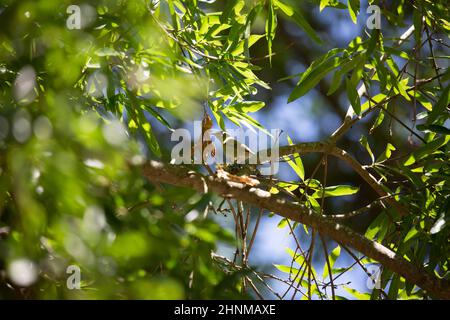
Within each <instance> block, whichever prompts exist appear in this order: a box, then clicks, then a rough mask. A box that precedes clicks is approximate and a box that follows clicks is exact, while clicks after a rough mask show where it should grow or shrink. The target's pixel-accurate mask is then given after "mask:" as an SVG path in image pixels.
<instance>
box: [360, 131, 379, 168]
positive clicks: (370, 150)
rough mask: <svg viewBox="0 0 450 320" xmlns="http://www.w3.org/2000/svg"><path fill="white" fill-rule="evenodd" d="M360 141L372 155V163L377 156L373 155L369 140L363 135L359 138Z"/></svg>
mask: <svg viewBox="0 0 450 320" xmlns="http://www.w3.org/2000/svg"><path fill="white" fill-rule="evenodd" d="M359 143H361V145H362V146H363V147H364V148H365V149H366V150H367V153H369V155H370V159H372V164H373V163H374V162H375V157H374V155H373V152H372V149H371V148H370V145H369V142H368V141H367V138H366V136H363V135H362V136H361V138H359Z"/></svg>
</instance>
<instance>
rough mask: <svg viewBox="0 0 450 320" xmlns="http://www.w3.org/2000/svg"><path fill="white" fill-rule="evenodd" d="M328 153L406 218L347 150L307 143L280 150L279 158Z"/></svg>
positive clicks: (331, 144) (402, 211)
mask: <svg viewBox="0 0 450 320" xmlns="http://www.w3.org/2000/svg"><path fill="white" fill-rule="evenodd" d="M263 152H264V153H263V154H266V153H265V152H266V151H263ZM316 152H317V153H326V154H330V155H332V156H334V157H337V158H339V159H341V160H343V161H345V162H346V163H347V164H348V165H350V166H351V167H352V168H353V170H355V172H356V173H358V175H359V176H360V177H361V178H363V179H364V180H365V181H366V182H367V183H368V184H369V186H370V187H371V188H372V189H373V190H374V191H375V192H376V193H377V194H378V195H379V196H380V197H383V198H385V199H386V200H385V201H386V202H387V203H388V204H389V205H391V206H393V207H394V208H395V209H396V210H397V212H398V213H399V214H400V216H406V215H407V214H408V213H407V211H406V209H405V208H403V207H402V206H401V205H400V204H399V203H398V202H397V201H396V200H395V199H393V198H392V197H390V192H389V191H386V190H385V189H384V188H385V187H383V186H382V185H381V184H380V183H379V182H378V181H377V179H375V177H374V176H372V175H371V174H370V173H369V172H368V171H367V170H365V169H364V167H363V166H362V165H361V164H360V163H359V162H358V161H357V160H356V159H355V158H353V157H352V156H351V155H350V154H348V153H347V152H346V151H345V150H342V149H340V148H338V147H336V146H335V145H334V144H333V143H327V142H306V143H298V144H294V145H291V146H283V147H280V149H279V156H280V157H283V156H287V155H292V154H295V153H299V154H305V153H316Z"/></svg>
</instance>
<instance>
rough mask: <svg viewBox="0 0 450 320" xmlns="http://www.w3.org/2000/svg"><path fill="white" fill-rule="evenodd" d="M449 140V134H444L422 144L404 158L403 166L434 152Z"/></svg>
mask: <svg viewBox="0 0 450 320" xmlns="http://www.w3.org/2000/svg"><path fill="white" fill-rule="evenodd" d="M449 140H450V135H446V136H444V137H440V138H438V139H436V140H433V141H431V142H429V143H427V144H426V145H424V146H422V147H421V148H419V149H417V150H416V151H414V152H413V153H412V154H411V155H410V156H409V157H408V159H407V160H406V162H405V163H404V165H405V166H410V165H412V164H414V163H415V162H417V161H418V160H420V159H423V158H425V157H426V156H428V155H430V154H432V153H434V152H435V151H436V150H437V149H439V148H440V147H442V146H444V145H446V144H447V143H448V141H449Z"/></svg>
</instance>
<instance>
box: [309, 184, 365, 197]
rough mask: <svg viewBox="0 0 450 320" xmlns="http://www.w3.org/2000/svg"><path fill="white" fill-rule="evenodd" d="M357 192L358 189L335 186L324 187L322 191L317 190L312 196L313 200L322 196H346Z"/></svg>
mask: <svg viewBox="0 0 450 320" xmlns="http://www.w3.org/2000/svg"><path fill="white" fill-rule="evenodd" d="M358 190H359V188H358V187H354V186H348V185H336V186H331V187H326V188H324V189H322V190H318V191H316V192H315V193H314V194H313V195H312V196H313V197H314V198H322V194H323V196H324V197H340V196H348V195H351V194H355V193H357V192H358Z"/></svg>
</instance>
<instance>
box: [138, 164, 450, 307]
mask: <svg viewBox="0 0 450 320" xmlns="http://www.w3.org/2000/svg"><path fill="white" fill-rule="evenodd" d="M143 173H144V175H145V177H147V178H148V179H149V180H151V181H157V182H163V183H168V184H172V185H175V186H179V187H187V188H191V189H195V190H197V191H198V192H205V191H206V192H214V193H216V194H218V195H220V196H222V197H226V198H234V199H237V200H239V201H244V202H246V203H247V204H250V205H253V206H255V207H258V208H260V209H266V210H268V211H270V212H276V213H277V214H279V215H280V216H282V217H285V218H288V219H291V220H293V221H297V222H299V223H302V224H305V225H308V226H310V227H312V228H314V229H315V230H317V231H318V232H320V233H321V234H323V235H325V236H328V237H330V238H332V239H334V240H335V241H337V242H340V243H342V244H344V245H347V246H351V247H353V248H354V249H356V250H358V251H359V252H361V253H362V254H364V255H366V256H368V257H369V258H372V259H374V260H377V261H378V262H380V263H381V264H382V265H383V266H385V267H386V268H389V269H390V270H392V271H394V272H396V273H398V274H399V275H401V276H402V277H404V278H405V279H406V280H407V281H409V282H411V283H415V284H416V285H417V286H419V287H421V288H422V289H424V290H425V291H427V293H428V294H429V295H430V296H432V297H435V298H440V299H450V282H449V281H448V280H443V279H439V278H437V277H435V276H434V275H432V274H429V273H428V272H426V271H425V270H424V269H423V268H422V267H418V266H415V265H413V264H412V263H410V262H408V261H407V260H406V259H404V258H403V257H401V256H398V255H397V254H395V253H394V252H393V251H391V250H390V249H388V248H386V247H384V246H383V245H381V244H379V243H377V242H375V241H371V240H369V239H367V238H365V237H364V236H362V235H360V234H359V233H357V232H354V231H353V230H352V229H350V228H349V227H347V226H344V225H342V224H339V223H336V222H335V221H333V220H331V219H327V218H324V217H322V216H320V215H318V214H317V213H315V212H314V211H312V210H311V209H309V208H307V207H305V206H303V205H300V204H296V203H292V202H288V201H286V199H283V198H281V197H280V196H277V195H273V194H270V193H269V192H267V191H265V190H262V189H258V188H254V187H249V186H246V185H242V184H237V183H231V182H229V181H224V180H221V179H218V178H217V177H213V176H207V177H206V176H203V175H201V174H199V173H197V172H195V171H189V170H188V169H187V168H185V167H182V166H174V165H168V164H164V163H161V162H158V161H149V162H147V163H146V164H144V166H143Z"/></svg>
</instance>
